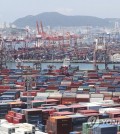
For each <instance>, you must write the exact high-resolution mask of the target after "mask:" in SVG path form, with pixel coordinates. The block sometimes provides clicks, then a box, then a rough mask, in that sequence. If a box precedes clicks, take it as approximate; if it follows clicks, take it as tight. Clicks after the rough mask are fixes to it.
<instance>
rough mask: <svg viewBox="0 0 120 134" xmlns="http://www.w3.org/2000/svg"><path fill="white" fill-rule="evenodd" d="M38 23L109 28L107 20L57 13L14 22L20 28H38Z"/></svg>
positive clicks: (47, 13)
mask: <svg viewBox="0 0 120 134" xmlns="http://www.w3.org/2000/svg"><path fill="white" fill-rule="evenodd" d="M36 21H38V22H40V21H42V22H43V24H44V25H45V26H51V27H54V26H88V25H89V26H108V25H109V21H108V20H107V19H101V18H98V17H92V16H67V15H62V14H60V13H57V12H45V13H41V14H38V15H36V16H33V15H29V16H26V17H23V18H19V19H17V20H15V21H14V22H13V24H15V25H16V26H18V27H25V26H27V25H29V26H30V27H35V26H36Z"/></svg>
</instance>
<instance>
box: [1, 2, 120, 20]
mask: <svg viewBox="0 0 120 134" xmlns="http://www.w3.org/2000/svg"><path fill="white" fill-rule="evenodd" d="M52 11H57V12H60V13H63V14H66V15H90V16H97V17H102V18H106V17H114V18H118V17H119V18H120V0H0V22H3V21H6V22H13V21H14V20H15V19H17V18H19V17H24V16H26V15H36V14H39V13H42V12H52Z"/></svg>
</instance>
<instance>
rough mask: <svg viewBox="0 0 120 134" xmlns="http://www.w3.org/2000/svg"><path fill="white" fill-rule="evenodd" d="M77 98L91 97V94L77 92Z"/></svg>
mask: <svg viewBox="0 0 120 134" xmlns="http://www.w3.org/2000/svg"><path fill="white" fill-rule="evenodd" d="M76 98H90V95H89V94H77V95H76Z"/></svg>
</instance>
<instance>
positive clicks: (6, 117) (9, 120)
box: [5, 115, 13, 123]
mask: <svg viewBox="0 0 120 134" xmlns="http://www.w3.org/2000/svg"><path fill="white" fill-rule="evenodd" d="M5 119H6V120H7V121H8V122H9V123H13V116H10V115H6V116H5Z"/></svg>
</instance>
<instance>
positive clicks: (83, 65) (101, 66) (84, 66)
mask: <svg viewBox="0 0 120 134" xmlns="http://www.w3.org/2000/svg"><path fill="white" fill-rule="evenodd" d="M48 65H54V66H55V67H56V69H59V68H60V67H61V66H62V63H41V67H42V69H46V68H47V67H48ZM71 65H72V66H79V69H80V70H92V69H94V65H93V63H71ZM114 65H117V66H119V64H109V65H108V67H109V68H110V69H112V68H113V66H114ZM23 66H30V67H33V63H25V62H24V63H23ZM7 67H8V68H9V69H15V68H16V63H15V62H8V63H7ZM98 67H99V69H104V68H105V65H104V64H103V63H101V64H98Z"/></svg>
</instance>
